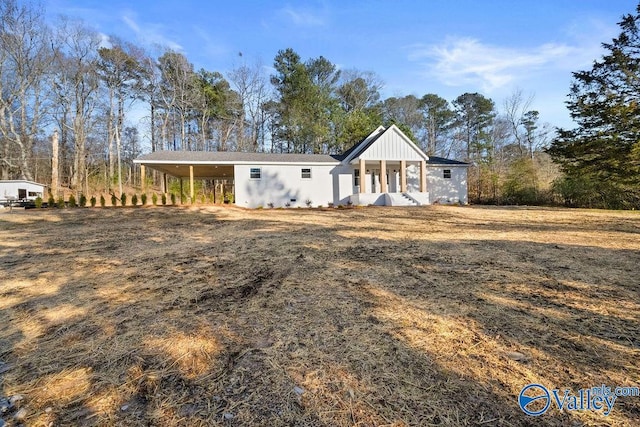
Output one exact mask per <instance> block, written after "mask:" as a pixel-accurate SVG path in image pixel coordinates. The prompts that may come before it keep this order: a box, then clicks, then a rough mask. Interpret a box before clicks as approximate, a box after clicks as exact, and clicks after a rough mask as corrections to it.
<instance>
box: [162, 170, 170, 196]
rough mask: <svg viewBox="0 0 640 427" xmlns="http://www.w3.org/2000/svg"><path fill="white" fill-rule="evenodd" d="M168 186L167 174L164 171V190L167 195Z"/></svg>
mask: <svg viewBox="0 0 640 427" xmlns="http://www.w3.org/2000/svg"><path fill="white" fill-rule="evenodd" d="M168 188H169V187H168V186H167V174H166V173H163V174H162V192H163V193H164V194H165V195H166V194H167V193H168V192H169V191H168Z"/></svg>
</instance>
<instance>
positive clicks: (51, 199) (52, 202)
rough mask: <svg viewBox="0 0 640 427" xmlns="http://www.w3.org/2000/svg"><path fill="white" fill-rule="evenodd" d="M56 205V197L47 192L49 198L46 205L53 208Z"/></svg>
mask: <svg viewBox="0 0 640 427" xmlns="http://www.w3.org/2000/svg"><path fill="white" fill-rule="evenodd" d="M55 206H56V199H55V198H54V197H53V194H51V193H49V199H48V200H47V207H48V208H54V207H55Z"/></svg>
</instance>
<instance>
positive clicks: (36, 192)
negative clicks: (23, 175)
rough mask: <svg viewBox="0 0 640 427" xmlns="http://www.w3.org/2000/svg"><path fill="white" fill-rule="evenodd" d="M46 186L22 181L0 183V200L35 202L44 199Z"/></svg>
mask: <svg viewBox="0 0 640 427" xmlns="http://www.w3.org/2000/svg"><path fill="white" fill-rule="evenodd" d="M45 188H46V185H44V184H38V183H37V182H33V181H27V180H24V179H16V180H2V181H0V200H19V201H28V200H35V199H36V197H44V192H45Z"/></svg>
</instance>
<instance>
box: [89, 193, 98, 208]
mask: <svg viewBox="0 0 640 427" xmlns="http://www.w3.org/2000/svg"><path fill="white" fill-rule="evenodd" d="M96 202H97V200H96V196H91V198H90V199H89V203H91V207H92V208H95V207H96Z"/></svg>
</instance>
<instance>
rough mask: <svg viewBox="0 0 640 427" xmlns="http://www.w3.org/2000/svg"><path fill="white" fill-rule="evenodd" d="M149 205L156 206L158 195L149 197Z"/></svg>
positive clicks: (154, 194)
mask: <svg viewBox="0 0 640 427" xmlns="http://www.w3.org/2000/svg"><path fill="white" fill-rule="evenodd" d="M151 203H153V206H155V205H157V204H158V195H157V194H156V193H153V194H152V195H151Z"/></svg>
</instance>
